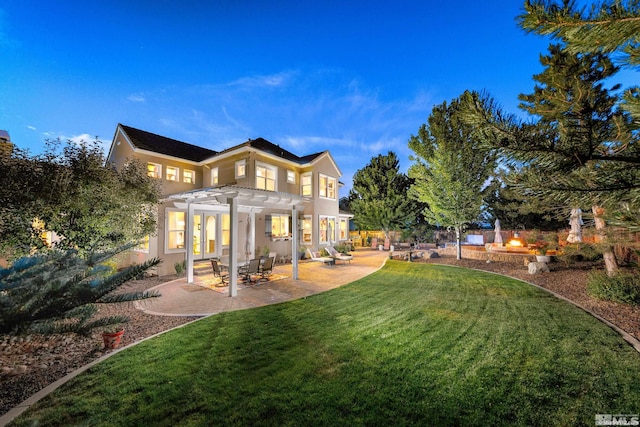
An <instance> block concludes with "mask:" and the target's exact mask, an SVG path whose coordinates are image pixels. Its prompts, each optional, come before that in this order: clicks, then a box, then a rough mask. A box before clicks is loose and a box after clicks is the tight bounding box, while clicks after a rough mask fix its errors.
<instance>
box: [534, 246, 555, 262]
mask: <svg viewBox="0 0 640 427" xmlns="http://www.w3.org/2000/svg"><path fill="white" fill-rule="evenodd" d="M548 247H549V244H548V243H547V242H542V241H538V242H536V243H535V244H534V245H533V248H534V249H535V251H536V261H538V262H544V263H545V264H546V263H548V262H550V261H551V257H550V256H548V255H547V250H548Z"/></svg>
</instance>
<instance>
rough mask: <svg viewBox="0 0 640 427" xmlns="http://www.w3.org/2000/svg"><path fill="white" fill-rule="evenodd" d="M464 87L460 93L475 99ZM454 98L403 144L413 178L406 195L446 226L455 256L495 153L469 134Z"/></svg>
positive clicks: (472, 218)
mask: <svg viewBox="0 0 640 427" xmlns="http://www.w3.org/2000/svg"><path fill="white" fill-rule="evenodd" d="M475 97H477V94H475V93H470V92H465V93H464V94H463V95H462V96H461V97H460V98H461V99H462V98H475ZM461 114H462V112H461V105H460V99H454V100H452V101H451V103H450V104H448V105H447V103H446V102H445V103H443V104H441V105H438V106H436V107H434V108H433V110H432V112H431V115H430V116H429V118H428V125H424V124H423V125H422V126H421V127H420V129H419V130H418V135H417V136H413V135H412V136H411V138H410V140H409V148H411V150H413V152H414V153H415V154H416V156H415V157H413V158H412V160H414V161H415V163H414V164H412V165H411V167H410V168H409V177H410V178H412V179H414V184H413V185H412V186H411V193H410V194H411V195H412V196H413V197H414V198H416V199H417V200H419V201H420V202H422V203H425V204H426V208H425V209H424V210H423V214H424V216H425V218H426V219H427V221H429V222H430V223H432V224H436V225H439V226H444V227H452V228H453V229H454V231H455V233H456V240H457V242H458V253H457V258H458V259H460V258H461V257H462V251H461V247H460V241H461V234H462V231H463V229H464V227H465V226H466V225H467V224H469V223H472V222H474V221H477V220H478V219H479V218H480V215H481V211H482V207H483V205H484V200H483V189H484V188H485V186H486V182H487V180H488V179H489V177H490V176H491V174H492V173H493V171H494V167H495V157H494V156H493V154H492V153H491V151H488V150H485V149H484V148H483V147H482V146H481V144H480V141H479V140H477V139H475V138H474V137H473V131H474V129H473V127H472V126H469V125H467V124H465V123H464V122H463V121H462V117H461Z"/></svg>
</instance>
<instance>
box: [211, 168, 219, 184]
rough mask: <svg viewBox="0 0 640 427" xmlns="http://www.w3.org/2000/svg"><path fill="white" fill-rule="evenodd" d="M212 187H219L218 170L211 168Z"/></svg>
mask: <svg viewBox="0 0 640 427" xmlns="http://www.w3.org/2000/svg"><path fill="white" fill-rule="evenodd" d="M211 185H218V168H211Z"/></svg>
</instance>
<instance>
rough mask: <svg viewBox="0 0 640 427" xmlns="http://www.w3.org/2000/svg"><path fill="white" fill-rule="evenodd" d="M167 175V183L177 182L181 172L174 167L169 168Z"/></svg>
mask: <svg viewBox="0 0 640 427" xmlns="http://www.w3.org/2000/svg"><path fill="white" fill-rule="evenodd" d="M166 174H167V175H166V177H167V181H177V180H178V176H179V174H180V170H179V169H178V168H176V167H174V166H167V171H166Z"/></svg>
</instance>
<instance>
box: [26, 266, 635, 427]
mask: <svg viewBox="0 0 640 427" xmlns="http://www.w3.org/2000/svg"><path fill="white" fill-rule="evenodd" d="M345 268H348V267H345ZM639 412H640V355H639V354H638V353H637V352H635V351H634V350H633V349H632V347H631V346H629V345H628V344H627V343H625V341H624V340H623V339H622V338H621V337H620V336H619V335H618V334H616V333H615V332H614V331H612V330H611V329H609V328H608V327H607V326H605V325H604V324H602V323H600V322H598V321H597V320H595V319H594V318H592V317H591V316H589V315H587V314H585V313H584V312H582V311H581V310H579V309H577V308H575V307H573V306H571V305H570V304H567V303H565V302H562V301H560V300H557V299H556V298H554V297H553V296H551V295H549V294H547V293H545V292H543V291H540V290H538V289H537V288H534V287H533V286H530V285H527V284H524V283H522V282H518V281H515V280H512V279H508V278H505V277H501V276H496V275H492V274H488V273H481V272H477V271H470V270H464V269H457V268H453V267H447V266H437V265H428V264H416V263H406V262H398V261H390V262H388V263H387V265H386V266H385V267H384V268H383V269H382V270H380V271H378V272H377V273H375V274H373V275H371V276H369V277H366V278H364V279H362V280H359V281H357V282H354V283H352V284H349V285H347V286H344V287H341V288H338V289H335V290H333V291H330V292H326V293H324V294H320V295H315V296H313V297H309V298H306V299H302V300H298V301H293V302H289V303H285V304H279V305H274V306H269V307H263V308H260V309H253V310H247V311H240V312H231V313H224V314H220V315H216V316H213V317H210V318H208V319H204V320H202V321H200V322H197V323H195V324H193V325H190V326H188V327H185V328H182V329H179V330H176V331H173V332H171V333H167V334H165V335H163V336H161V337H158V338H155V339H152V340H149V341H147V342H144V343H142V344H140V345H137V346H135V347H133V348H131V349H129V350H127V351H124V352H121V353H119V354H117V355H115V356H114V357H111V358H110V359H109V360H107V361H105V362H103V363H101V364H99V365H97V366H96V367H94V368H93V369H91V370H90V371H88V372H87V373H85V374H83V375H80V376H79V377H77V378H76V379H75V380H73V381H71V382H69V383H67V384H66V385H65V386H64V387H62V388H61V389H59V390H58V391H57V392H55V393H54V394H52V395H50V396H49V397H48V398H46V399H44V400H43V401H41V402H40V404H38V405H36V406H35V407H34V408H32V409H31V410H30V411H28V412H27V413H25V414H24V415H23V416H22V417H20V418H19V419H18V420H17V424H18V425H31V423H32V422H34V421H36V420H39V423H40V425H47V426H51V425H65V426H66V425H78V424H81V425H92V426H93V425H108V426H110V425H140V426H142V425H154V426H155V425H166V426H174V425H273V426H282V425H291V426H308V425H326V426H336V425H389V426H397V425H410V424H420V425H469V426H472V425H478V426H492V425H526V426H532V425H544V426H549V425H563V426H566V425H571V426H574V425H589V426H592V425H595V421H594V420H595V415H596V414H598V413H601V414H602V413H604V414H619V413H622V414H637V413H639Z"/></svg>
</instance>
